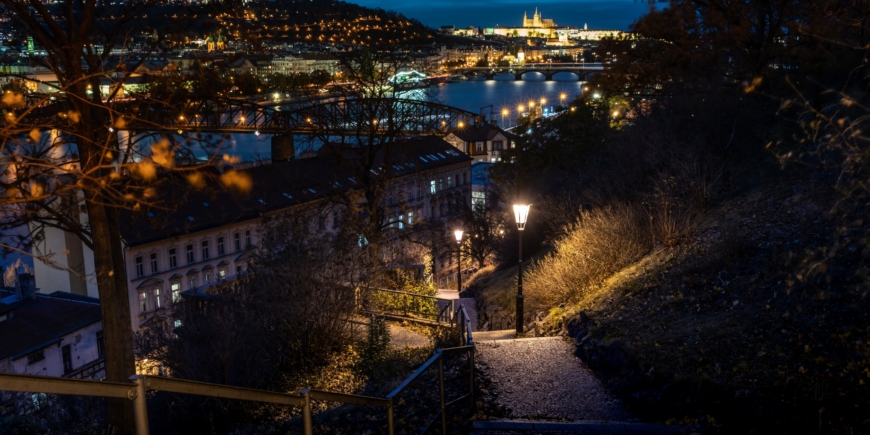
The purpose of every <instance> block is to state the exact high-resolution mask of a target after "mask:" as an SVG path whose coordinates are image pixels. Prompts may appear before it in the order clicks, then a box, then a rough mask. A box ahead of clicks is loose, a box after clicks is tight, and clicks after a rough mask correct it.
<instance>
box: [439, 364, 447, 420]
mask: <svg viewBox="0 0 870 435" xmlns="http://www.w3.org/2000/svg"><path fill="white" fill-rule="evenodd" d="M438 383H439V385H440V387H441V435H447V401H446V400H445V397H444V354H443V353H442V354H441V357H440V358H438Z"/></svg>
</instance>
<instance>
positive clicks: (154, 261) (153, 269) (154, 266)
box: [151, 252, 158, 273]
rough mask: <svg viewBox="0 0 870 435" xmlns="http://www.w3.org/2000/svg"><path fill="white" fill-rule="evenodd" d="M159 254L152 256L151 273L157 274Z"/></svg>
mask: <svg viewBox="0 0 870 435" xmlns="http://www.w3.org/2000/svg"><path fill="white" fill-rule="evenodd" d="M157 272H158V270H157V253H156V252H155V253H152V254H151V273H157Z"/></svg>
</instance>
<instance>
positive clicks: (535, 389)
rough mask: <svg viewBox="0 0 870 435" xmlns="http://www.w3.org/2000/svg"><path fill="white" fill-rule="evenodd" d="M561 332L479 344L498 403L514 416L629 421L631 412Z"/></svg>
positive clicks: (478, 349)
mask: <svg viewBox="0 0 870 435" xmlns="http://www.w3.org/2000/svg"><path fill="white" fill-rule="evenodd" d="M573 347H574V346H573V345H572V344H571V343H569V342H566V341H564V340H562V339H561V338H559V337H546V338H529V339H519V340H505V341H494V342H493V341H490V342H481V343H478V344H477V355H478V360H479V361H480V362H481V363H483V365H485V366H486V367H485V370H484V374H485V375H486V376H488V377H489V379H490V380H492V382H493V390H494V393H495V394H496V397H497V402H498V404H499V405H501V406H504V407H505V408H507V409H508V410H510V411H511V414H512V415H511V417H512V418H532V419H567V420H598V421H628V420H631V416H630V415H629V414H628V413H627V412H626V411H625V409H623V407H622V405H621V403H620V402H619V401H615V400H614V399H613V398H612V397H611V396H610V395H609V394H608V393H607V391H606V390H605V389H604V387H603V386H602V385H601V383H600V382H599V381H598V379H596V378H595V377H594V376H593V374H592V372H591V371H590V370H589V369H587V368H586V366H584V365H583V363H582V362H581V361H580V360H579V359H578V358H577V357H575V356H574V353H573V350H574V349H573Z"/></svg>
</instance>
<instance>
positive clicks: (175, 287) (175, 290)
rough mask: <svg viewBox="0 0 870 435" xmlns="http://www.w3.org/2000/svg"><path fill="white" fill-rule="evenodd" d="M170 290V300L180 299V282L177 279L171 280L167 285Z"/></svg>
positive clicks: (176, 300)
mask: <svg viewBox="0 0 870 435" xmlns="http://www.w3.org/2000/svg"><path fill="white" fill-rule="evenodd" d="M169 286H170V287H169V288H170V290H171V291H172V302H178V301H180V300H181V283H180V282H178V281H175V282H173V283H172V284H170V285H169Z"/></svg>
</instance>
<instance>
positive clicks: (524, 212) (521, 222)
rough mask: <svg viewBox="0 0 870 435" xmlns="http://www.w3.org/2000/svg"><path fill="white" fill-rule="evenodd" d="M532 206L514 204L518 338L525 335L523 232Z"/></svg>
mask: <svg viewBox="0 0 870 435" xmlns="http://www.w3.org/2000/svg"><path fill="white" fill-rule="evenodd" d="M531 206H532V205H531V204H528V205H526V204H514V217H515V218H516V221H517V230H519V232H520V262H519V273H518V274H517V336H518V337H519V336H520V335H522V333H523V230H524V229H525V228H526V219H527V218H528V217H529V208H530V207H531Z"/></svg>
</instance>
